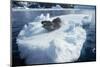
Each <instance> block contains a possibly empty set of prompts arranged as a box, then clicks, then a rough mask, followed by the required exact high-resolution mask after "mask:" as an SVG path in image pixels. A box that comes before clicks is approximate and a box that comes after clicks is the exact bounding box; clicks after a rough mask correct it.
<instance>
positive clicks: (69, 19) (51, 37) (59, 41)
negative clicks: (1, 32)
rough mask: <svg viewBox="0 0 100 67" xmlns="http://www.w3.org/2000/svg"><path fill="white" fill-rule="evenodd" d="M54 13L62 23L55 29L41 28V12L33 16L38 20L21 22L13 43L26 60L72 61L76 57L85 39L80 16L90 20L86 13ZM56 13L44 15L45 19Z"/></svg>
mask: <svg viewBox="0 0 100 67" xmlns="http://www.w3.org/2000/svg"><path fill="white" fill-rule="evenodd" d="M47 16H49V15H47ZM56 17H59V18H60V19H61V21H62V24H61V28H59V29H57V30H55V31H52V32H47V31H46V30H45V29H44V28H42V24H41V21H42V20H41V18H45V16H44V15H43V14H41V15H40V16H38V18H36V19H38V21H36V22H35V21H34V22H32V23H29V24H27V25H25V26H24V28H23V29H22V30H21V32H20V33H19V35H18V38H17V44H18V47H19V51H20V56H21V58H24V59H25V61H26V64H43V63H62V62H74V61H76V60H78V58H79V57H80V53H81V49H82V46H83V43H84V42H85V40H86V31H85V30H84V29H83V28H82V24H83V23H82V21H84V18H85V22H86V21H91V18H90V15H84V14H69V15H62V16H56ZM56 17H52V18H49V17H48V18H49V19H48V20H53V19H54V18H56ZM86 17H87V19H86ZM39 19H40V20H39ZM46 19H47V18H46ZM46 19H45V20H46ZM43 20H44V19H43Z"/></svg>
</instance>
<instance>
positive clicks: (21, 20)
mask: <svg viewBox="0 0 100 67" xmlns="http://www.w3.org/2000/svg"><path fill="white" fill-rule="evenodd" d="M41 13H43V14H45V15H46V14H47V13H50V15H51V17H53V16H59V15H65V14H70V13H71V11H67V12H66V11H12V15H11V16H12V19H11V21H12V55H13V56H12V57H13V58H12V59H13V61H12V62H13V63H12V64H13V65H25V63H24V60H25V59H21V58H20V56H19V54H20V52H19V51H18V46H17V44H16V38H17V36H18V34H19V32H20V31H21V30H22V28H23V26H24V25H25V24H27V23H29V22H32V21H33V20H34V18H35V17H37V16H39V15H40V14H41ZM93 22H95V19H94V21H93ZM83 28H84V29H85V30H86V32H87V39H86V41H85V43H84V46H83V49H82V51H81V56H80V58H79V60H78V61H76V62H79V61H80V62H81V61H95V60H96V29H95V24H92V23H91V24H84V25H83Z"/></svg>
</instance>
